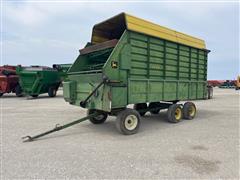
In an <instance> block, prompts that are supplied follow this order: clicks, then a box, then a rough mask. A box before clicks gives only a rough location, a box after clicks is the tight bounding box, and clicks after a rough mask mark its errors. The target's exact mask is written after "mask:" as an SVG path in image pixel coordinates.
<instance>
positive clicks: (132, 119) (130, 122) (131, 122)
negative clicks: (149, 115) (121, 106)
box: [125, 115, 138, 130]
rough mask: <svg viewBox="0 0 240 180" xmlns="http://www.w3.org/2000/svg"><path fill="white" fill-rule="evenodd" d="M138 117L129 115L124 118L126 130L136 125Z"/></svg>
mask: <svg viewBox="0 0 240 180" xmlns="http://www.w3.org/2000/svg"><path fill="white" fill-rule="evenodd" d="M137 124H138V119H137V117H136V116H135V115H129V116H127V117H126V119H125V127H126V128H127V129H128V130H133V129H135V128H136V127H137Z"/></svg>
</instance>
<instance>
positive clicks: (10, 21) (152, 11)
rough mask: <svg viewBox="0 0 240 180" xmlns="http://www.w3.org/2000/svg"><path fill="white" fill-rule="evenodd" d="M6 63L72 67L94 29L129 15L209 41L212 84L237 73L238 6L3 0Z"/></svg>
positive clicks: (3, 40) (4, 57)
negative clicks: (69, 65) (103, 23)
mask: <svg viewBox="0 0 240 180" xmlns="http://www.w3.org/2000/svg"><path fill="white" fill-rule="evenodd" d="M2 10H3V11H2V20H3V27H2V31H1V33H2V43H3V44H2V47H3V54H2V57H3V59H2V64H22V65H49V66H51V65H52V64H54V63H72V62H73V61H74V60H75V59H76V57H77V56H78V54H79V52H78V50H79V49H81V48H82V47H83V46H84V45H85V44H86V43H87V42H88V41H90V38H91V31H92V27H93V25H94V24H96V23H98V22H101V21H103V20H105V19H107V18H109V17H112V16H114V15H116V14H119V13H120V12H126V13H129V14H132V15H134V16H138V17H141V18H143V19H147V20H150V21H152V22H154V23H157V24H160V25H162V26H166V27H169V28H172V29H175V30H177V31H180V32H184V33H187V34H190V35H193V36H196V37H199V38H202V39H204V40H205V42H206V45H207V48H208V49H210V50H211V53H210V54H209V61H208V79H235V78H236V76H237V74H239V69H240V66H239V4H238V3H233V2H232V3H227V2H225V3H223V2H222V3H219V2H218V3H217V2H208V3H206V2H205V3H186V2H185V3H180V2H179V3H176V2H175V3H166V2H165V3H143V2H141V3H139V2H138V3H137V2H131V3H129V2H128V3H127V2H122V3H116V2H114V3H103V2H101V3H100V2H98V3H96V2H91V3H86V2H85V3H80V2H69V1H68V2H67V1H66V2H54V1H52V2H38V3H37V2H24V1H19V2H17V1H15V2H10V1H8V2H7V1H5V2H4V3H3V7H2Z"/></svg>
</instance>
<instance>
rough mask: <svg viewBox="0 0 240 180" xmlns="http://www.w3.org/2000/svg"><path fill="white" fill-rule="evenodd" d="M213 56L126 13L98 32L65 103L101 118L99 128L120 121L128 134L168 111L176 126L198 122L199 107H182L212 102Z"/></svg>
mask: <svg viewBox="0 0 240 180" xmlns="http://www.w3.org/2000/svg"><path fill="white" fill-rule="evenodd" d="M208 52H209V51H208V50H207V49H206V47H205V43H204V41H203V40H200V39H197V38H195V37H192V36H189V35H186V34H183V33H180V32H177V31H174V30H171V29H168V28H165V27H162V26H159V25H156V24H153V23H150V22H148V21H145V20H142V19H139V18H136V17H133V16H130V15H128V14H125V13H122V14H119V15H117V16H115V17H113V18H110V19H108V20H106V21H104V22H101V23H99V24H96V25H95V26H94V27H93V31H92V39H91V42H90V43H88V44H87V45H86V47H85V48H84V49H81V50H80V55H79V56H78V58H77V59H76V61H75V62H74V64H73V65H72V67H71V68H70V69H69V71H68V77H69V80H70V81H69V82H65V83H64V98H65V100H66V101H68V102H69V103H70V104H73V105H77V106H81V107H83V108H87V109H88V114H92V113H94V112H97V113H98V116H95V117H92V118H90V121H91V122H92V123H94V124H100V123H103V122H104V121H105V120H106V118H107V116H108V115H116V116H117V120H116V126H117V129H118V130H119V131H120V132H121V133H123V134H134V133H136V132H137V131H138V129H139V125H140V116H143V115H144V114H145V113H146V112H147V111H150V113H152V114H157V113H159V111H160V110H161V109H166V108H168V113H167V114H168V120H169V121H170V122H174V123H177V122H179V121H181V120H182V118H185V119H192V118H194V116H195V114H196V107H195V105H194V104H193V103H192V102H186V103H185V104H184V105H181V104H177V102H179V101H181V100H184V101H186V100H196V99H205V98H206V95H207V83H206V80H207V55H208ZM129 104H134V109H129V108H127V105H129Z"/></svg>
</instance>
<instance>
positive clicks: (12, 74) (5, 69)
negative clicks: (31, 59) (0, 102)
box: [0, 65, 22, 97]
mask: <svg viewBox="0 0 240 180" xmlns="http://www.w3.org/2000/svg"><path fill="white" fill-rule="evenodd" d="M18 80H19V77H18V75H17V74H16V66H9V65H4V66H0V97H1V96H2V95H3V94H5V93H11V92H12V93H15V94H16V96H18V97H20V96H22V89H21V87H20V85H19V83H18Z"/></svg>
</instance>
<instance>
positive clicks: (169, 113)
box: [167, 104, 183, 123]
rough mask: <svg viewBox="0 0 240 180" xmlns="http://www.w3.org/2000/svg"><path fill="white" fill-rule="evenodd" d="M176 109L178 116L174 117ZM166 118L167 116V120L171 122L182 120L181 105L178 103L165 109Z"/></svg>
mask: <svg viewBox="0 0 240 180" xmlns="http://www.w3.org/2000/svg"><path fill="white" fill-rule="evenodd" d="M176 111H178V112H179V113H180V117H179V118H176ZM167 118H168V122H171V123H178V122H180V121H182V118H183V111H182V107H181V105H179V104H173V105H171V106H170V107H169V108H168V111H167Z"/></svg>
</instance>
